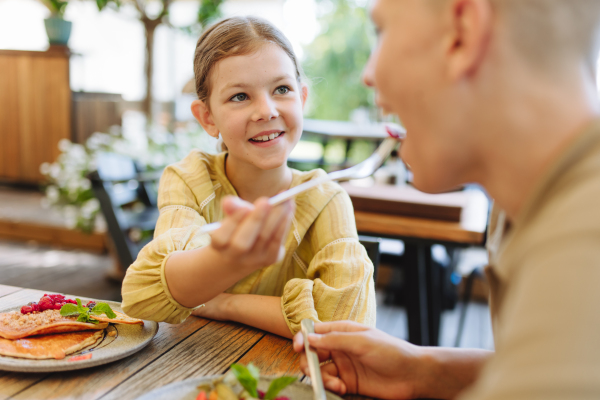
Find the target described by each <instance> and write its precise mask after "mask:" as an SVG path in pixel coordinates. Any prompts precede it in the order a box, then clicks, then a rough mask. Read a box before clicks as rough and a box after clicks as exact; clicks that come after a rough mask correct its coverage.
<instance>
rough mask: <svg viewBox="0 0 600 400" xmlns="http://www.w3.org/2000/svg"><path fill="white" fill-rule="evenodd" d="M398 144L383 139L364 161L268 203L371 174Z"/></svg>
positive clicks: (215, 224)
mask: <svg viewBox="0 0 600 400" xmlns="http://www.w3.org/2000/svg"><path fill="white" fill-rule="evenodd" d="M397 146H398V140H397V139H394V138H387V139H384V140H383V142H381V144H380V145H379V147H378V148H377V149H376V150H375V152H374V153H373V154H372V155H371V156H370V157H369V158H367V159H366V160H365V161H363V162H361V163H359V164H356V165H355V166H353V167H350V168H347V169H343V170H341V171H334V172H330V173H329V174H327V175H324V176H321V177H319V178H316V179H311V180H310V181H307V182H304V183H302V184H300V185H298V186H294V187H293V188H290V189H288V190H286V191H285V192H281V193H279V194H278V195H275V196H273V197H271V198H270V199H269V204H270V205H272V206H276V205H277V204H280V203H283V202H284V201H286V200H289V199H291V198H293V197H296V196H297V195H299V194H300V193H302V192H305V191H307V190H308V189H311V188H313V187H315V186H317V185H320V184H321V183H325V182H329V181H343V180H350V179H360V178H366V177H368V176H371V175H372V174H373V173H374V172H375V171H377V170H378V169H379V167H381V166H382V165H383V163H384V161H385V160H386V159H387V158H388V156H389V155H390V153H391V152H392V151H393V150H394V149H395V148H396V147H397ZM220 226H221V223H220V222H213V223H212V224H207V225H204V226H202V228H200V233H208V232H212V231H214V230H216V229H218V228H219V227H220Z"/></svg>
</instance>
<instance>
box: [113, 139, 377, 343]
mask: <svg viewBox="0 0 600 400" xmlns="http://www.w3.org/2000/svg"><path fill="white" fill-rule="evenodd" d="M225 157H226V153H221V154H217V155H210V154H205V153H202V152H200V151H192V152H191V153H190V154H189V155H188V156H187V157H186V158H185V159H183V160H182V161H180V162H179V163H177V164H173V165H171V166H169V167H167V168H166V169H165V171H164V173H163V176H162V178H161V180H160V189H159V195H158V208H159V210H160V217H159V219H158V221H157V223H156V230H155V231H154V239H153V240H152V242H150V243H149V244H148V245H146V246H145V247H144V248H143V249H142V251H140V253H139V255H138V257H137V259H136V260H135V262H134V263H133V264H132V265H131V266H130V267H129V269H128V270H127V275H126V276H125V280H124V281H123V290H122V294H123V310H125V312H126V313H127V314H129V315H131V316H133V317H137V318H144V319H150V320H154V321H166V322H170V323H180V322H183V321H184V320H185V319H186V318H187V317H188V316H189V315H190V314H191V312H192V310H193V309H191V308H187V307H184V306H183V305H181V304H179V303H178V302H177V301H176V300H175V299H174V298H173V296H172V295H171V293H170V291H169V286H168V284H167V281H166V278H165V273H164V266H165V264H166V262H167V260H168V258H169V256H170V255H171V254H173V253H174V252H176V251H187V250H191V249H196V248H199V247H202V246H206V245H208V244H209V243H210V236H209V235H208V234H201V233H200V228H201V227H202V226H203V225H205V224H207V223H211V222H215V221H219V220H221V219H223V210H222V209H221V200H222V199H223V197H225V196H227V195H231V196H237V193H236V191H235V188H234V187H233V186H232V185H231V182H229V179H227V175H226V173H225ZM292 172H293V178H292V184H291V186H297V185H299V184H301V183H303V182H306V181H308V180H310V179H313V178H315V177H318V176H322V175H324V171H323V170H314V171H308V172H300V171H296V170H292ZM294 200H295V202H296V211H295V215H294V218H293V220H292V227H291V230H290V232H289V234H288V237H287V238H286V240H285V243H284V246H285V255H284V257H283V259H282V260H281V261H279V262H277V263H275V264H273V265H268V266H265V267H264V268H262V269H260V270H258V271H255V272H254V273H252V274H250V275H248V276H247V277H246V278H244V279H242V280H241V281H239V282H237V283H236V284H235V285H233V286H232V287H230V288H229V289H228V290H227V292H228V293H234V294H260V295H266V296H278V297H281V311H282V314H283V316H284V318H285V321H286V322H287V325H288V327H289V328H290V331H291V332H292V333H296V332H298V330H299V329H300V321H302V319H304V318H310V319H312V320H314V321H317V322H318V321H335V320H344V319H350V320H353V321H357V322H362V323H364V324H367V325H370V326H374V325H375V289H374V284H373V264H372V263H371V261H370V260H369V257H368V256H367V253H366V250H365V248H364V247H363V246H362V244H360V242H359V241H358V235H357V233H356V224H355V222H354V212H353V209H352V203H351V201H350V197H349V196H348V194H347V193H346V192H345V191H344V190H343V189H342V188H341V187H340V186H339V185H338V184H336V183H333V182H327V183H324V184H321V185H319V186H317V187H315V188H313V189H311V190H309V191H307V192H304V193H302V194H300V195H298V196H297V197H296V198H295V199H294Z"/></svg>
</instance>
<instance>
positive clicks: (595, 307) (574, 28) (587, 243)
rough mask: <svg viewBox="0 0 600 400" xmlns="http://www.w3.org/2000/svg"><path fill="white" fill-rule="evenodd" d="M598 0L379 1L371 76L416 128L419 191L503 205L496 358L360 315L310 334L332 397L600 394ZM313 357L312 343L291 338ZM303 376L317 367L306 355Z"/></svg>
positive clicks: (494, 234)
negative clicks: (460, 189)
mask: <svg viewBox="0 0 600 400" xmlns="http://www.w3.org/2000/svg"><path fill="white" fill-rule="evenodd" d="M599 16H600V1H597V0H375V1H374V5H373V8H372V19H373V21H374V23H375V25H376V26H377V28H378V32H379V43H378V45H377V48H376V49H375V50H374V52H373V54H372V56H371V59H370V61H369V63H368V65H367V67H366V69H365V72H364V81H365V82H366V84H367V85H369V86H373V87H374V88H375V89H376V90H377V101H378V103H379V105H380V106H381V107H382V108H384V109H385V110H387V111H389V112H393V113H397V114H398V115H399V117H400V119H401V120H402V122H403V123H404V125H405V127H406V128H407V132H408V135H407V137H406V139H405V140H404V142H403V145H402V149H401V156H402V158H403V159H404V160H405V161H406V162H407V164H409V165H410V167H411V169H412V172H413V174H414V184H415V186H416V187H418V188H419V189H421V190H424V191H426V192H441V191H444V190H448V189H452V188H454V187H457V186H458V185H461V184H464V183H467V182H477V183H480V184H481V185H483V186H484V187H485V189H486V190H487V191H488V193H489V194H490V195H491V197H492V198H493V199H494V201H495V205H494V212H493V213H492V220H491V224H490V228H491V230H490V239H489V250H490V265H489V266H488V267H487V268H486V273H487V277H488V279H489V282H490V285H491V303H490V310H491V314H492V321H493V327H494V339H495V349H496V351H495V353H493V352H487V351H483V350H465V349H447V348H426V347H418V346H414V345H411V344H409V343H407V342H404V341H402V340H399V339H396V338H393V337H390V336H388V335H386V334H384V333H382V332H380V331H377V330H375V329H371V328H367V327H365V326H362V325H360V324H356V323H351V322H332V323H323V324H318V325H317V326H316V332H317V334H314V335H311V336H310V337H309V342H310V344H311V345H312V346H313V347H314V348H316V349H317V350H318V351H319V356H320V359H321V361H326V360H330V362H328V363H327V362H326V363H323V364H324V365H322V371H323V377H324V381H325V386H326V388H328V389H330V390H332V391H334V392H338V393H341V394H345V393H360V394H362V395H366V396H372V397H378V398H384V399H400V398H419V397H427V398H440V399H447V398H455V397H457V396H459V397H460V398H461V399H480V400H483V399H513V400H518V399H546V400H548V399H592V398H594V399H597V398H600V344H599V342H600V245H599V241H600V120H599V119H598V116H599V104H598V99H597V93H596V86H595V78H594V76H595V74H594V70H595V65H596V60H597V46H596V45H597V41H596V39H597V31H598V20H599ZM294 346H295V349H296V350H297V351H302V337H301V334H299V335H297V336H296V337H295V340H294ZM301 366H302V368H303V369H304V370H305V371H307V368H306V358H305V357H304V356H303V358H302V359H301Z"/></svg>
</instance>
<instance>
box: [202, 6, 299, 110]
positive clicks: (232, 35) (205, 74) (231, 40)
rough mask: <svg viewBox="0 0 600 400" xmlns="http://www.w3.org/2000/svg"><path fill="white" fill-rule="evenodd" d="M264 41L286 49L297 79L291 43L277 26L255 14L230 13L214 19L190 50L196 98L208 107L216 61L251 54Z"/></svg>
mask: <svg viewBox="0 0 600 400" xmlns="http://www.w3.org/2000/svg"><path fill="white" fill-rule="evenodd" d="M267 43H273V44H276V45H277V46H279V47H281V49H282V50H283V51H285V52H286V54H287V55H288V56H289V57H290V59H291V60H292V62H293V63H294V66H295V69H296V71H295V72H296V78H297V79H298V82H300V81H301V80H302V68H301V67H300V64H299V63H298V59H297V58H296V54H294V50H293V49H292V45H291V44H290V42H289V41H288V40H287V38H286V37H285V36H284V35H283V33H281V31H280V30H279V29H277V28H275V27H274V26H273V25H272V24H271V23H270V22H268V21H266V20H264V19H261V18H258V17H251V16H247V17H232V18H227V19H224V20H222V21H220V22H217V23H216V24H215V25H213V26H211V27H210V28H208V29H207V30H206V31H205V32H204V33H203V34H202V36H200V39H198V43H197V44H196V52H195V54H194V76H195V79H196V94H197V95H198V99H199V100H201V101H203V102H204V103H205V104H206V106H207V107H209V103H208V99H209V98H210V93H211V84H210V82H211V81H210V74H211V71H212V68H213V67H214V65H215V64H216V63H217V62H219V61H221V60H222V59H224V58H227V57H231V56H243V55H248V54H252V53H254V52H255V51H257V50H258V49H259V48H260V47H261V46H263V45H265V44H267Z"/></svg>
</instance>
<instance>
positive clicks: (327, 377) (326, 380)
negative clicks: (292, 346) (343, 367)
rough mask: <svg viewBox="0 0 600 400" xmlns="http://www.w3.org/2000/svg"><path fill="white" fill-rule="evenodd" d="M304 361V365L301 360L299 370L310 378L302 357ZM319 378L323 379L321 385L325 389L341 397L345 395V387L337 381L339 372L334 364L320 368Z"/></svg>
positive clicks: (341, 382)
mask: <svg viewBox="0 0 600 400" xmlns="http://www.w3.org/2000/svg"><path fill="white" fill-rule="evenodd" d="M304 361H305V362H304V363H303V362H302V359H301V361H300V370H301V371H302V372H303V373H304V374H305V375H308V376H310V371H309V368H308V364H307V363H306V357H304ZM321 376H322V378H323V385H324V386H325V388H326V389H328V390H330V391H332V392H336V393H339V394H342V395H344V394H346V390H347V386H346V384H345V383H344V382H343V381H342V380H341V379H339V371H338V368H337V366H336V365H335V363H334V362H330V363H328V364H325V365H323V366H321Z"/></svg>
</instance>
